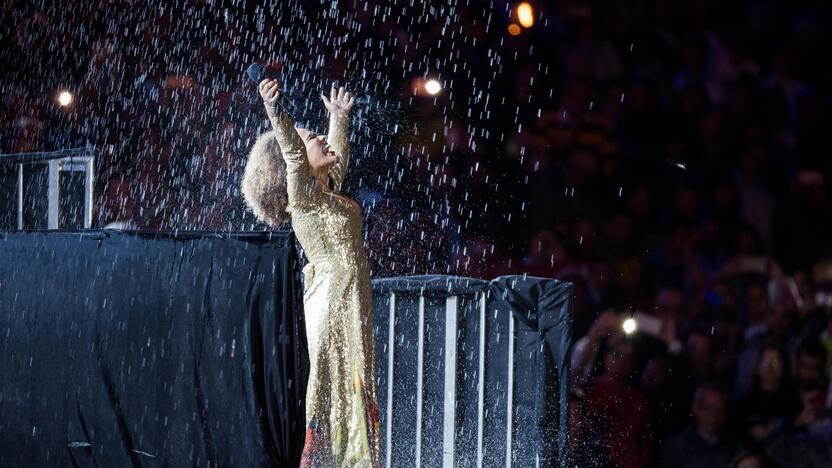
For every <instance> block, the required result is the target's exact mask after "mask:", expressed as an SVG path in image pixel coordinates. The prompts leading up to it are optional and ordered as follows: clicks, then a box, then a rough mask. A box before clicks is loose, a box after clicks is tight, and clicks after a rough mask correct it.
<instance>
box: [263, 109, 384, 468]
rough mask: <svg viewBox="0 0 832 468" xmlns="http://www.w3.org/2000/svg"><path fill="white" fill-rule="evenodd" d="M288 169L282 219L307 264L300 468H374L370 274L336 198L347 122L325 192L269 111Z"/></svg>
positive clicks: (335, 121) (292, 134)
mask: <svg viewBox="0 0 832 468" xmlns="http://www.w3.org/2000/svg"><path fill="white" fill-rule="evenodd" d="M266 109H267V113H268V115H269V120H270V121H271V123H272V127H273V129H274V133H275V137H276V139H277V142H278V144H279V146H280V150H281V153H282V156H283V159H284V160H285V162H286V179H287V180H286V182H287V183H286V189H287V192H288V207H287V211H288V212H289V213H290V214H291V222H292V227H293V229H294V231H295V235H296V237H297V239H298V241H299V242H300V244H301V246H303V249H304V251H305V252H306V255H307V257H308V259H309V263H308V264H307V265H306V266H305V267H304V269H303V273H304V285H305V290H304V296H303V303H304V313H305V322H306V336H307V340H308V343H309V360H310V372H309V383H308V384H307V390H306V439H305V444H304V450H303V457H302V462H301V466H302V467H365V466H367V467H376V466H379V451H380V449H379V446H380V439H379V422H378V421H379V419H378V406H377V389H376V369H375V349H374V338H373V318H372V313H373V309H372V290H371V284H370V268H369V263H368V261H367V256H366V253H365V251H364V240H363V235H362V214H361V207H360V206H359V205H358V203H356V202H355V201H354V200H352V199H350V198H348V197H345V196H343V195H341V194H339V193H338V192H339V191H340V188H341V184H342V182H343V179H344V175H345V173H346V169H347V165H348V163H349V143H348V142H349V134H348V132H349V129H348V122H349V118H348V117H347V116H341V115H339V114H335V113H333V115H332V117H331V119H330V127H329V135H328V138H327V141H328V143H329V145H330V148H332V149H333V151H334V152H335V154H336V156H337V160H336V162H335V163H334V164H333V166H332V167H331V169H330V172H329V177H330V179H331V182H332V183H331V185H332V188H331V189H330V187H325V186H323V184H321V183H320V182H318V180H317V179H316V178H315V177H314V176H313V175H312V173H311V168H310V166H309V163H308V161H307V157H306V149H305V147H304V145H303V142H302V141H301V139H300V136H299V135H298V133H297V132H296V131H295V129H294V126H293V123H292V121H291V120H290V119H289V117H288V116H287V115H286V113H285V112H284V111H282V110H281V109H280V108H279V107H278V108H271V107H268V106H267V108H266Z"/></svg>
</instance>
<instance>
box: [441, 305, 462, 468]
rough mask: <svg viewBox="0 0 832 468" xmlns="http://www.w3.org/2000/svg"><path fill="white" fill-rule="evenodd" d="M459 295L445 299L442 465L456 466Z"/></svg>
mask: <svg viewBox="0 0 832 468" xmlns="http://www.w3.org/2000/svg"><path fill="white" fill-rule="evenodd" d="M458 302H459V298H458V297H457V296H448V298H447V299H446V300H445V392H444V393H445V398H444V408H443V415H444V417H443V428H442V466H454V452H455V450H456V448H455V446H454V445H455V440H454V439H455V437H454V436H455V434H456V432H455V428H456V327H457V323H456V321H457V305H458Z"/></svg>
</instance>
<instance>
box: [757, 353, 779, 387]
mask: <svg viewBox="0 0 832 468" xmlns="http://www.w3.org/2000/svg"><path fill="white" fill-rule="evenodd" d="M783 365H784V362H783V358H782V357H781V356H780V353H778V352H777V351H776V350H773V349H767V350H765V351H763V354H761V355H760V363H759V364H758V365H757V374H758V375H759V376H760V382H761V383H762V384H763V385H764V386H777V385H779V384H780V379H782V378H783Z"/></svg>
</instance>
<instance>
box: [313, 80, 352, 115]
mask: <svg viewBox="0 0 832 468" xmlns="http://www.w3.org/2000/svg"><path fill="white" fill-rule="evenodd" d="M321 99H322V100H323V101H324V106H326V110H328V111H329V112H330V113H331V114H346V113H349V111H350V110H351V109H352V106H353V104H355V96H353V95H352V94H351V93H350V92H348V91H346V90H345V89H344V87H343V86H341V87H340V88H339V89H338V91H335V88H332V91H330V92H329V99H327V97H326V96H325V95H321Z"/></svg>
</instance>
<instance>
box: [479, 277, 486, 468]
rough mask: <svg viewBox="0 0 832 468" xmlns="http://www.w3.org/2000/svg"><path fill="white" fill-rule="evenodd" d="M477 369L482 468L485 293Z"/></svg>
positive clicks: (481, 460)
mask: <svg viewBox="0 0 832 468" xmlns="http://www.w3.org/2000/svg"><path fill="white" fill-rule="evenodd" d="M479 361H480V362H479V367H478V368H477V466H478V467H480V468H482V462H483V446H482V443H483V442H482V441H483V433H484V423H485V292H483V293H482V295H480V349H479Z"/></svg>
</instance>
